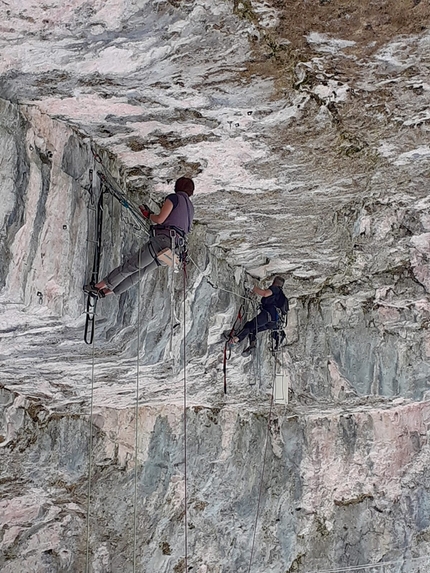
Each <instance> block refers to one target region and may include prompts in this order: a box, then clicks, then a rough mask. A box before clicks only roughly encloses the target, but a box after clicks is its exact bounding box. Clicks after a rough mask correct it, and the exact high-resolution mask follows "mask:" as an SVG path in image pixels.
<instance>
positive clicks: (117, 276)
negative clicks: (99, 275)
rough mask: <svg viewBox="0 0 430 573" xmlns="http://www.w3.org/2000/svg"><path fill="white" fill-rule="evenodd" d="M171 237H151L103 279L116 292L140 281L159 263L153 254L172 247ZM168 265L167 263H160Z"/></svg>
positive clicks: (119, 292) (122, 290)
mask: <svg viewBox="0 0 430 573" xmlns="http://www.w3.org/2000/svg"><path fill="white" fill-rule="evenodd" d="M171 244H172V243H171V239H170V237H167V236H166V235H156V236H155V237H151V239H150V240H149V242H148V243H147V244H146V245H144V246H143V247H142V248H141V249H140V250H139V251H137V253H134V255H131V257H129V258H128V259H127V260H126V261H125V262H124V263H123V264H122V265H120V266H119V267H117V268H116V269H114V270H113V271H111V272H110V273H109V274H108V276H107V277H106V278H104V279H103V281H104V282H105V283H106V286H107V287H108V288H109V289H110V290H112V291H113V292H114V293H115V294H118V295H120V294H122V293H123V292H125V291H126V290H128V289H129V288H130V287H132V286H133V285H135V284H136V283H137V282H139V279H142V278H143V277H144V275H145V274H146V273H148V272H150V271H153V270H154V269H155V268H157V267H158V266H159V265H158V264H157V263H156V261H155V260H154V257H153V254H154V253H159V252H160V251H161V250H162V249H165V248H166V247H171ZM160 264H161V266H166V265H165V263H160Z"/></svg>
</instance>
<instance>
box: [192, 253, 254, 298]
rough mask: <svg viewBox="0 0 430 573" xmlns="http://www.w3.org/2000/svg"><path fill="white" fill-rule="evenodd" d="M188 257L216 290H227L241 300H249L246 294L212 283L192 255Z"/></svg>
mask: <svg viewBox="0 0 430 573" xmlns="http://www.w3.org/2000/svg"><path fill="white" fill-rule="evenodd" d="M188 258H189V259H190V261H191V262H192V263H193V265H194V266H195V267H196V269H197V270H198V271H199V272H200V273H201V274H202V275H203V276H204V277H206V280H207V281H208V283H209V284H210V285H211V287H213V288H214V289H216V290H222V291H223V292H229V293H230V294H234V296H236V297H238V298H241V299H243V300H249V297H248V296H243V295H241V294H238V293H237V292H234V291H232V290H228V289H225V288H222V287H220V286H218V285H214V284H213V283H212V282H211V281H210V280H209V279H208V277H207V276H206V275H205V273H204V271H202V269H201V268H200V267H199V265H198V264H197V263H196V262H195V261H194V260H193V259H192V257H191V256H190V255H188Z"/></svg>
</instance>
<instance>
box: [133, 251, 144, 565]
mask: <svg viewBox="0 0 430 573" xmlns="http://www.w3.org/2000/svg"><path fill="white" fill-rule="evenodd" d="M141 252H142V249H140V250H139V259H138V265H139V280H138V291H137V292H138V294H137V351H136V355H137V356H136V406H135V411H134V509H133V573H136V561H137V464H138V455H137V452H138V446H139V374H140V364H139V362H140V360H139V358H140V293H141V290H140V281H141V278H142V277H141V264H140V256H141Z"/></svg>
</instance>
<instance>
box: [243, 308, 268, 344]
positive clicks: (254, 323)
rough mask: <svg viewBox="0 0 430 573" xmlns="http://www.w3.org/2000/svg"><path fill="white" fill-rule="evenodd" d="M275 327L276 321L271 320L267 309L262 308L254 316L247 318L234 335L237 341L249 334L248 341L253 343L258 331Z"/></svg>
mask: <svg viewBox="0 0 430 573" xmlns="http://www.w3.org/2000/svg"><path fill="white" fill-rule="evenodd" d="M275 328H276V321H275V320H272V317H271V316H270V313H269V312H268V311H267V310H262V311H261V312H260V313H259V314H257V316H256V317H255V318H253V319H251V320H248V322H246V323H245V325H244V327H243V328H242V330H240V331H239V332H238V333H237V334H236V336H237V337H238V338H239V342H242V340H244V339H245V338H246V337H247V336H249V342H250V344H253V343H254V342H255V340H256V337H257V333H258V332H263V331H264V330H274V329H275Z"/></svg>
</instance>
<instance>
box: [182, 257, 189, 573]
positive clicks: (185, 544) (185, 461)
mask: <svg viewBox="0 0 430 573" xmlns="http://www.w3.org/2000/svg"><path fill="white" fill-rule="evenodd" d="M183 265H184V268H183V273H184V348H183V358H184V566H185V567H184V570H185V572H187V571H188V498H187V477H188V476H187V354H186V346H185V337H186V333H187V325H186V320H185V309H186V286H187V285H186V266H185V263H183Z"/></svg>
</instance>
